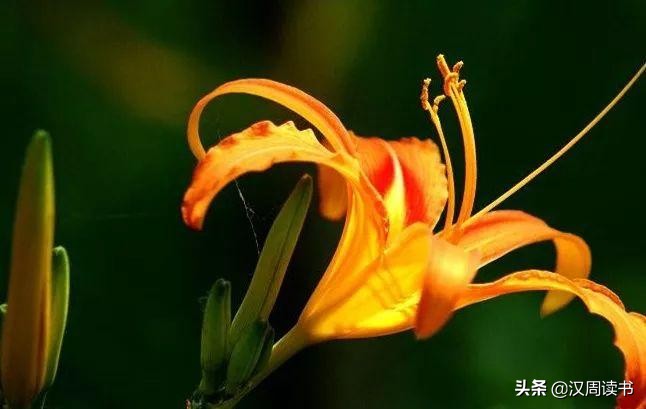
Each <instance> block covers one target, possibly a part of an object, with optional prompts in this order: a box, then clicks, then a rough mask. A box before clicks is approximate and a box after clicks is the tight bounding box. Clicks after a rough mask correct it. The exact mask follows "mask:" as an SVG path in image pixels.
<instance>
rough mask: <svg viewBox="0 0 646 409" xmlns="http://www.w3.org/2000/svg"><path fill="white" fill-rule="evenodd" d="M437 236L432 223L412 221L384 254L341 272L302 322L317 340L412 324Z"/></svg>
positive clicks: (387, 330)
mask: <svg viewBox="0 0 646 409" xmlns="http://www.w3.org/2000/svg"><path fill="white" fill-rule="evenodd" d="M432 240H433V239H432V232H431V230H430V229H429V227H428V226H426V225H424V224H422V223H417V224H414V225H412V226H409V227H408V228H406V229H405V230H404V231H403V232H402V233H401V234H400V235H399V236H398V237H397V239H396V240H395V241H394V242H393V243H392V245H391V246H390V247H389V248H387V249H386V250H385V251H384V252H383V255H381V256H379V257H377V258H374V259H373V260H372V261H371V262H369V263H368V264H367V265H365V267H364V268H363V269H361V270H359V271H354V272H352V274H350V275H349V276H344V277H339V280H337V281H336V282H335V283H334V286H333V291H330V292H329V293H327V296H326V297H325V299H324V300H323V301H324V302H322V303H321V304H320V305H319V308H318V309H312V308H311V307H309V304H308V307H306V309H305V311H304V312H303V315H301V318H300V319H299V324H298V325H299V326H300V327H302V328H304V329H305V331H306V332H307V333H308V334H309V335H310V337H311V338H312V339H313V340H315V341H322V340H325V339H331V338H366V337H375V336H380V335H386V334H391V333H395V332H399V331H403V330H405V329H408V328H410V325H411V321H412V319H413V314H414V311H415V306H416V304H417V300H418V299H419V288H420V283H421V282H422V277H423V276H424V273H425V272H426V270H427V267H428V263H429V256H430V254H431V251H432V247H431V241H432Z"/></svg>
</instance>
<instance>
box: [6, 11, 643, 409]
mask: <svg viewBox="0 0 646 409" xmlns="http://www.w3.org/2000/svg"><path fill="white" fill-rule="evenodd" d="M54 3H56V5H54ZM645 21H646V3H645V2H643V1H639V0H625V1H620V2H616V1H591V2H584V1H580V2H572V1H529V0H508V1H492V2H476V1H473V2H465V1H442V2H440V1H417V2H406V3H405V4H404V2H387V1H382V2H373V1H367V0H358V1H341V0H338V1H326V2H317V1H300V2H299V1H285V2H277V3H274V2H265V1H232V0H228V1H194V2H185V1H178V0H161V1H160V0H157V1H152V0H146V1H139V2H132V1H117V0H113V1H104V2H101V1H77V2H74V1H60V2H46V1H43V2H39V1H20V2H18V1H12V0H8V1H3V2H1V3H0V27H2V32H3V35H2V36H0V47H1V48H0V51H1V54H2V60H3V62H2V64H0V73H1V75H0V78H2V83H1V85H2V90H3V95H4V96H3V98H2V99H1V102H0V104H2V114H1V117H2V123H3V130H2V137H0V174H1V175H2V186H3V189H2V190H1V191H0V273H1V274H2V277H1V278H2V281H0V283H5V282H6V275H5V271H6V270H7V267H8V263H9V261H8V258H9V251H10V235H11V225H12V218H13V211H14V203H15V195H16V190H17V183H18V177H19V173H20V167H21V163H22V157H23V153H24V149H25V147H26V145H27V142H28V140H29V138H30V136H31V134H32V132H33V131H34V129H36V128H44V129H47V130H49V131H50V132H51V134H52V136H53V142H54V159H55V170H56V182H57V188H56V193H57V206H58V211H57V232H56V242H57V243H59V244H64V245H65V246H66V247H67V248H68V250H69V253H70V256H71V262H72V268H73V270H72V274H73V277H72V280H73V281H72V300H71V315H70V319H69V325H68V333H67V337H66V340H65V345H64V349H63V355H62V361H61V365H60V372H59V377H58V379H57V383H56V385H55V388H54V389H53V390H52V392H51V393H50V398H49V401H48V407H51V408H67V409H73V408H98V409H100V408H141V407H157V408H182V407H183V405H184V399H185V398H186V397H188V396H189V395H190V393H191V391H192V390H193V388H194V387H195V385H196V383H197V382H198V380H199V359H198V357H199V351H198V345H199V332H200V320H201V312H200V311H201V306H200V305H201V304H200V299H201V298H202V297H203V296H204V295H205V294H206V291H207V289H208V288H209V286H210V285H211V284H212V283H213V281H214V280H215V279H217V278H218V277H225V278H227V279H230V280H231V281H232V282H233V288H234V297H235V298H234V299H235V300H238V301H239V300H240V298H241V296H242V295H243V294H244V291H245V288H246V286H247V284H248V282H249V279H250V274H251V272H252V270H253V267H254V265H255V260H256V257H257V253H256V251H257V250H256V245H255V243H254V238H253V234H252V231H251V227H250V225H249V222H248V221H247V219H246V216H245V212H244V207H243V206H242V204H241V201H240V198H239V197H238V195H237V192H236V191H235V190H234V189H233V188H231V187H230V188H228V189H226V190H225V191H224V192H223V193H222V195H221V196H220V198H219V200H216V202H215V203H214V205H213V206H212V208H211V211H210V213H209V217H208V219H207V223H206V227H205V230H204V231H203V232H193V231H190V230H189V229H187V228H186V227H185V226H184V225H183V224H182V222H181V219H180V214H179V206H180V203H181V198H182V195H183V191H184V189H185V188H186V186H187V185H188V182H189V180H190V176H191V172H192V168H193V166H194V164H195V162H194V159H193V157H192V156H191V154H190V153H189V150H188V147H187V145H186V142H185V137H184V132H185V121H186V118H187V115H188V112H189V111H190V109H191V108H192V106H193V104H194V103H195V102H196V101H197V99H198V98H199V97H200V96H201V95H202V94H204V93H206V92H207V91H209V90H210V89H211V88H214V87H215V86H217V85H218V84H221V83H222V82H224V81H227V80H231V79H235V78H240V77H250V76H258V77H268V78H273V79H276V80H280V81H283V82H287V83H289V84H292V85H295V86H298V87H299V88H302V89H303V90H306V91H308V92H310V93H311V94H313V95H315V96H317V97H319V98H320V99H322V100H323V101H325V102H326V103H327V104H328V105H329V106H330V107H332V109H333V110H334V111H335V112H336V113H337V114H338V115H339V116H340V117H341V119H342V120H343V121H344V122H345V123H346V125H347V126H348V128H350V129H353V130H355V131H356V132H357V133H360V134H364V135H380V136H383V137H387V138H397V137H400V136H409V135H417V136H420V137H429V136H433V137H434V135H433V132H432V127H431V126H430V124H429V123H428V120H427V118H426V116H425V114H424V112H422V110H421V109H420V107H419V100H418V95H419V88H420V81H421V80H422V79H423V78H425V77H426V76H431V77H432V78H434V79H436V81H435V83H434V86H432V88H433V92H434V93H438V92H439V81H438V80H437V79H438V77H439V75H438V73H437V71H436V68H435V56H436V55H437V54H438V53H440V52H442V53H445V54H446V56H447V58H448V59H449V60H450V61H451V62H454V61H456V60H458V59H463V60H464V61H465V64H466V65H465V68H464V69H463V75H464V77H465V78H466V79H467V80H468V81H469V84H468V86H467V98H468V101H469V104H470V108H471V110H472V116H473V120H474V123H475V129H476V135H477V138H478V139H477V141H478V149H479V169H480V179H479V186H478V187H479V191H478V198H477V207H481V206H483V205H485V204H486V203H488V202H489V201H490V200H492V199H494V198H495V197H496V196H497V195H498V194H500V193H501V192H502V191H503V190H504V189H505V188H507V187H508V186H510V185H511V184H512V183H514V182H515V181H517V180H518V179H519V178H521V177H522V176H523V175H524V174H526V173H527V172H528V171H530V170H531V169H533V168H534V167H535V166H537V165H538V164H539V163H541V162H542V161H543V160H544V159H545V158H546V157H547V156H548V155H549V154H551V153H552V152H553V151H554V150H555V149H556V148H557V147H559V146H560V145H562V144H563V143H564V142H565V141H567V140H568V139H569V137H571V136H572V135H574V134H575V133H576V132H577V131H578V130H579V129H580V128H581V127H582V126H583V125H584V124H585V123H586V122H587V121H588V120H589V119H591V118H592V117H593V116H594V115H595V114H596V113H597V112H598V111H599V110H600V109H601V108H602V107H603V106H604V105H605V104H606V103H607V102H608V101H609V100H610V99H611V98H612V97H613V96H614V94H615V93H616V92H617V91H618V90H619V89H620V88H621V87H622V86H623V84H624V83H625V82H626V81H627V80H628V78H629V77H630V76H631V75H632V74H633V73H634V71H636V69H637V68H638V67H639V66H640V65H641V64H642V63H643V60H644V56H645V55H646V53H645V51H646V50H645V46H644V44H645V43H644V39H645V38H646V29H645V27H646V26H645V25H644V22H645ZM645 89H646V83H644V79H642V81H641V82H640V83H638V84H637V86H636V87H635V88H634V89H633V90H632V91H631V92H630V93H629V94H628V95H627V96H626V98H625V99H624V100H623V101H622V102H621V103H620V104H619V105H618V107H617V108H615V109H614V111H613V112H611V113H610V114H609V116H608V117H607V119H604V120H603V122H602V123H601V124H600V125H599V126H597V128H595V129H594V130H593V131H592V132H591V134H590V135H589V137H587V138H586V139H585V140H584V141H583V143H581V144H580V146H577V147H576V149H574V150H573V151H572V152H570V153H569V154H568V155H567V157H566V158H565V159H563V160H561V161H560V162H559V163H558V164H557V165H556V166H554V167H553V168H551V169H550V170H549V171H548V172H547V173H545V174H544V175H542V176H541V177H540V178H538V180H536V181H535V182H533V183H532V184H531V185H530V186H529V187H528V188H526V189H524V190H523V191H522V192H520V193H518V194H517V195H515V196H514V197H513V198H512V199H510V200H509V201H508V202H506V203H505V205H504V206H503V207H505V208H518V209H523V210H526V211H528V212H530V213H532V214H535V215H538V216H540V217H542V218H544V219H545V220H546V221H548V222H549V223H550V224H552V225H553V226H555V227H558V228H560V229H562V230H566V231H571V232H574V233H577V234H580V235H582V236H583V237H584V238H585V239H586V240H587V241H588V243H589V244H590V246H591V247H592V250H593V256H594V263H593V273H592V277H593V278H594V279H595V280H596V281H598V282H600V283H603V284H606V285H608V286H609V287H610V288H612V289H613V290H615V291H616V292H617V293H618V294H619V295H620V296H621V298H622V300H623V301H624V303H625V304H626V305H627V307H628V308H629V309H630V310H635V311H640V312H644V311H645V310H646V298H645V297H644V293H645V288H646V271H644V269H645V265H646V264H645V262H644V235H643V231H644V229H646V222H645V219H644V216H643V212H642V209H643V202H642V200H641V199H640V197H641V196H643V193H644V190H643V189H644V188H643V180H642V179H643V175H644V151H645V149H646V141H645V138H644V125H643V115H644V106H645V102H646V100H645V96H646V94H645V93H644V90H645ZM441 115H442V117H443V118H444V122H445V127H446V128H447V132H448V133H449V134H450V136H449V138H450V143H451V144H452V147H453V151H454V152H455V155H456V157H455V159H454V161H460V149H459V144H458V136H457V133H456V132H455V131H456V126H455V125H456V123H455V122H456V121H455V120H454V114H453V113H452V111H451V109H450V106H449V105H445V106H444V107H443V109H442V112H441ZM266 118H269V119H273V120H276V121H282V120H286V119H294V118H293V115H292V114H290V113H288V112H286V111H285V110H282V109H278V108H276V107H275V106H272V105H271V104H269V103H266V102H264V101H260V100H257V99H253V98H251V97H244V96H231V97H226V98H225V99H222V100H220V101H218V102H216V103H215V104H213V105H212V106H210V107H209V109H208V110H207V112H206V114H205V116H204V119H203V122H202V135H203V137H204V138H205V143H208V144H213V143H215V142H216V141H217V140H218V138H221V137H223V136H226V135H227V134H229V133H231V132H234V131H237V130H239V129H242V128H243V127H246V126H247V125H248V124H250V123H251V122H254V121H257V120H260V119H266ZM304 171H309V172H312V171H313V169H312V168H311V167H306V166H278V167H276V168H274V169H273V170H272V171H271V172H267V173H264V174H260V175H251V176H247V177H245V178H243V179H241V181H240V188H241V190H242V192H243V193H244V195H245V197H246V199H247V201H248V203H249V205H250V206H251V208H252V209H253V212H254V213H253V215H252V221H253V225H254V227H255V229H256V231H257V232H258V235H259V238H260V240H261V241H262V238H263V237H264V235H265V234H266V232H267V230H268V228H269V226H270V224H271V221H272V220H273V217H274V216H275V214H276V213H277V211H278V209H279V207H280V205H281V204H282V202H283V200H284V199H285V198H286V197H287V194H288V193H289V191H290V190H291V189H292V187H293V186H294V184H295V183H296V181H297V180H298V178H299V176H300V175H301V174H302V173H303V172H304ZM340 227H341V226H340V225H337V224H333V223H328V222H326V221H323V220H322V219H321V218H320V217H319V216H318V215H317V214H316V211H315V208H313V209H312V210H311V212H310V216H309V218H308V221H307V223H306V227H305V229H304V232H303V234H302V238H301V241H300V243H299V246H298V248H297V250H296V254H295V257H294V259H293V262H292V264H291V266H290V270H289V271H288V275H287V278H286V281H285V284H284V287H283V290H282V292H281V295H280V297H279V301H278V303H277V306H276V309H275V310H274V314H273V316H272V323H273V325H274V326H275V327H276V328H277V330H278V331H279V332H280V333H282V332H284V331H285V330H287V329H288V328H289V327H290V326H291V325H292V324H293V323H294V322H295V320H296V318H297V317H298V315H299V312H300V309H301V308H302V307H303V305H304V303H305V301H306V300H307V298H308V296H309V294H310V292H311V290H312V289H313V288H314V286H315V285H316V282H317V280H318V278H319V277H320V275H321V273H322V271H323V270H324V269H325V267H326V264H327V262H328V261H329V259H330V256H331V254H332V251H333V249H334V247H335V244H336V240H337V238H338V236H339V233H340ZM552 263H553V251H552V249H551V247H550V246H549V245H539V246H535V247H532V248H530V249H524V250H522V251H519V252H517V253H514V254H513V255H511V256H508V257H506V258H505V259H504V260H502V261H500V262H497V263H495V264H494V265H491V266H489V267H488V268H486V269H485V270H483V271H482V272H481V273H480V275H479V278H478V279H479V280H490V279H494V278H496V277H499V276H501V275H502V274H504V273H506V272H509V271H512V270H514V269H520V268H526V267H551V266H552ZM5 290H6V287H5V286H4V285H1V286H0V293H1V295H2V296H3V297H4V292H5ZM541 297H542V294H538V293H536V294H534V293H532V294H520V295H513V296H507V297H504V298H501V299H497V300H495V301H491V302H488V303H484V304H482V305H477V306H474V307H471V308H469V309H467V310H464V311H460V312H459V313H458V314H457V315H456V316H455V318H454V319H453V320H452V321H451V322H450V324H449V325H448V326H447V327H446V328H445V329H443V330H442V331H441V333H439V334H438V335H437V336H435V337H433V338H432V339H430V340H428V341H425V342H417V341H415V339H414V337H413V336H412V335H411V334H410V333H404V334H400V335H396V336H390V337H385V338H381V339H371V340H361V341H343V342H331V343H328V344H324V345H318V346H315V347H312V348H310V349H308V350H305V351H304V352H302V353H300V354H299V355H297V356H296V357H295V358H293V359H292V360H291V361H289V362H288V363H287V364H286V365H285V366H284V367H282V368H281V369H279V370H278V371H277V372H276V373H275V374H274V375H272V376H271V377H270V378H269V379H268V380H267V381H265V382H264V383H263V384H262V385H261V386H260V387H259V388H258V389H257V390H256V391H255V392H254V393H252V394H251V395H250V396H249V397H248V398H247V399H245V400H244V401H243V402H242V404H241V405H240V408H243V409H244V408H278V407H281V408H282V407H286V406H295V407H308V408H370V409H372V408H431V407H435V408H495V409H503V408H543V407H549V408H575V407H576V408H588V407H589V408H608V407H612V406H613V399H612V398H590V397H588V398H575V399H572V398H571V399H566V400H562V401H558V400H553V399H551V398H517V397H515V393H514V384H515V380H516V379H529V380H530V381H531V379H546V380H548V382H553V381H556V380H565V381H568V380H584V381H585V380H620V379H621V378H622V375H623V369H622V368H623V365H622V359H621V356H620V353H619V352H618V350H617V349H615V347H614V346H613V345H612V338H613V334H612V331H611V329H610V327H609V326H608V325H607V324H606V323H605V321H603V320H602V319H600V318H598V317H596V316H590V315H589V314H587V312H586V311H585V309H584V307H583V306H582V304H580V303H579V302H575V303H573V304H572V305H570V306H569V307H568V308H567V309H565V310H564V311H562V312H560V313H558V314H556V315H554V316H551V317H549V318H547V319H540V317H539V314H538V308H539V305H540V300H541Z"/></svg>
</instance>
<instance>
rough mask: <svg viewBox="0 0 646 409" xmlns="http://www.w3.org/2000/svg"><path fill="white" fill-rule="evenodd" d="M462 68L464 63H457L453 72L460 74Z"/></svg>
mask: <svg viewBox="0 0 646 409" xmlns="http://www.w3.org/2000/svg"><path fill="white" fill-rule="evenodd" d="M462 66H464V62H462V61H458V62H456V63H455V65H454V66H453V72H454V73H456V74H459V73H460V70H461V69H462Z"/></svg>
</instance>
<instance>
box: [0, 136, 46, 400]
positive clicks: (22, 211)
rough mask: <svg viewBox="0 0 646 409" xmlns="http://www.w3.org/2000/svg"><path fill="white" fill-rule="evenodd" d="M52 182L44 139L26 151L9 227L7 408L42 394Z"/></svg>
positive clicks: (4, 346)
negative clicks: (11, 226) (14, 213)
mask: <svg viewBox="0 0 646 409" xmlns="http://www.w3.org/2000/svg"><path fill="white" fill-rule="evenodd" d="M53 239H54V179H53V170H52V158H51V146H50V141H49V136H48V135H47V134H46V133H45V132H42V131H39V132H37V133H36V134H35V135H34V137H33V139H32V141H31V143H30V144H29V147H28V149H27V156H26V159H25V165H24V168H23V172H22V177H21V180H20V187H19V192H18V201H17V207H16V218H15V222H14V231H13V241H12V253H11V268H10V276H9V288H8V305H9V307H8V309H7V315H6V317H5V320H4V323H3V328H2V351H1V356H2V359H1V361H2V362H1V368H0V372H1V375H2V376H1V378H2V391H3V394H4V397H5V399H6V400H7V402H8V403H9V406H10V407H11V408H12V409H22V408H27V407H29V405H30V404H31V401H32V400H33V399H34V398H35V397H36V395H38V393H39V392H40V391H41V390H42V388H43V385H44V382H45V374H46V369H47V361H48V348H49V343H50V321H51V317H50V303H51V266H52V247H53V246H52V244H53Z"/></svg>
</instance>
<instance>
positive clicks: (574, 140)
mask: <svg viewBox="0 0 646 409" xmlns="http://www.w3.org/2000/svg"><path fill="white" fill-rule="evenodd" d="M644 69H646V64H643V65H642V66H641V68H640V69H639V70H638V71H637V73H636V74H635V75H634V76H633V77H632V78H631V79H630V81H628V83H627V84H626V85H625V86H624V87H623V88H622V89H621V91H619V93H618V94H617V95H616V96H615V97H614V98H613V99H612V101H610V102H609V103H608V105H606V106H605V108H603V109H602V110H601V112H599V113H598V114H597V116H595V117H594V118H593V119H592V121H590V122H589V123H588V124H587V125H586V126H585V127H584V128H583V129H582V130H581V131H579V133H578V134H576V135H575V136H574V137H573V138H572V139H570V141H569V142H568V143H566V144H565V145H563V147H562V148H561V149H559V150H558V151H557V152H556V153H555V154H554V155H552V156H551V157H550V158H549V159H548V160H546V161H545V162H543V164H542V165H540V166H539V167H537V168H536V169H534V171H532V172H531V173H530V174H528V175H527V176H525V177H524V178H523V179H522V180H521V181H520V182H518V183H516V184H515V185H514V186H512V187H511V188H510V189H509V190H507V191H506V192H505V193H503V194H502V195H500V197H498V198H497V199H496V200H494V201H493V202H491V203H490V204H488V205H487V206H485V207H484V208H483V209H482V210H480V211H479V212H478V213H476V214H475V215H474V216H473V217H471V218H470V219H469V222H471V221H473V220H474V219H475V218H477V217H480V216H482V215H484V214H486V213H488V212H490V211H491V210H493V209H494V208H495V207H497V206H498V205H499V204H501V203H502V202H504V201H505V200H507V199H508V198H509V197H510V196H511V195H513V194H514V193H516V192H517V191H519V190H520V189H521V188H522V187H523V186H525V185H526V184H528V183H529V182H531V181H532V180H533V179H534V178H535V177H536V176H538V175H540V174H541V173H543V171H544V170H545V169H547V168H548V167H550V165H552V164H553V163H554V162H556V161H557V160H558V159H559V158H560V157H561V156H563V155H564V154H565V153H566V152H567V151H569V150H570V149H571V148H572V147H573V146H574V145H575V144H576V143H577V142H579V141H580V140H581V138H583V137H584V136H585V135H586V134H587V133H588V132H589V131H590V130H591V129H592V128H593V127H594V126H595V125H596V124H597V123H598V122H599V121H600V120H601V119H602V118H603V117H604V116H605V115H606V114H607V113H608V112H609V111H610V110H611V109H612V108H613V107H614V106H615V105H616V104H617V102H619V100H621V98H623V96H624V95H625V94H626V92H628V90H629V89H630V88H631V87H632V86H633V84H634V83H635V82H636V81H637V80H638V79H639V77H640V76H641V75H642V73H643V72H644Z"/></svg>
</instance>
